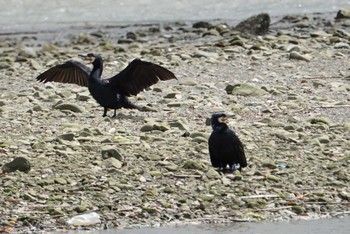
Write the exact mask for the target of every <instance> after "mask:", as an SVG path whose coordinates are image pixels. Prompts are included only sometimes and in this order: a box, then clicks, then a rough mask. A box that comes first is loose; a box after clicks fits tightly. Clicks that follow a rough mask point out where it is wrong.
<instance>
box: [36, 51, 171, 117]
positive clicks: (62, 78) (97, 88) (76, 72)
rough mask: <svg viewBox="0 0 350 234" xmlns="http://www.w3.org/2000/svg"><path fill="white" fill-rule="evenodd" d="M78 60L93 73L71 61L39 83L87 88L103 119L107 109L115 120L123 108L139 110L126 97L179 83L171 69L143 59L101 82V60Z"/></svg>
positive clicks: (94, 57)
mask: <svg viewBox="0 0 350 234" xmlns="http://www.w3.org/2000/svg"><path fill="white" fill-rule="evenodd" d="M79 56H80V57H82V58H84V59H86V60H88V61H89V62H90V63H92V65H93V68H92V70H91V69H90V68H89V67H87V66H86V65H84V64H82V63H80V62H77V61H73V60H70V61H67V62H65V63H63V64H59V65H56V66H54V67H52V68H50V69H48V70H47V71H45V72H43V73H42V74H40V75H39V76H38V77H37V78H36V79H37V80H38V81H40V82H44V83H46V82H50V81H54V82H60V83H71V84H77V85H80V86H85V87H88V88H89V91H90V94H91V95H92V97H93V98H94V99H95V100H96V101H97V102H98V103H99V104H100V105H101V106H102V107H103V108H104V112H103V116H106V115H107V110H108V109H114V115H113V117H115V116H116V110H117V109H120V108H122V107H123V108H128V109H140V108H139V107H137V106H136V105H134V104H132V103H131V102H130V101H129V100H128V98H127V97H129V96H132V95H137V94H138V93H139V92H141V91H143V90H144V89H145V88H147V87H149V86H151V85H153V84H155V83H157V82H158V81H159V80H170V79H176V77H175V75H174V74H173V73H172V72H171V71H169V70H168V69H166V68H163V67H161V66H159V65H157V64H154V63H150V62H145V61H141V60H140V59H134V60H133V61H132V62H131V63H130V64H129V65H128V66H127V67H126V68H125V69H124V70H122V71H121V72H120V73H118V74H117V75H115V76H113V77H111V78H109V79H102V78H101V75H102V71H103V60H102V58H101V56H100V55H98V54H92V53H89V54H87V55H79Z"/></svg>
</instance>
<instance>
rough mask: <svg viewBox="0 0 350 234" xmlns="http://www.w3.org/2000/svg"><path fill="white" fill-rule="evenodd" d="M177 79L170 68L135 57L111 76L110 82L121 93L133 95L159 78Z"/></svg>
mask: <svg viewBox="0 0 350 234" xmlns="http://www.w3.org/2000/svg"><path fill="white" fill-rule="evenodd" d="M170 79H176V77H175V75H174V74H173V73H172V72H171V71H169V70H168V69H166V68H164V67H161V66H159V65H157V64H154V63H151V62H145V61H141V60H140V59H134V60H133V61H132V62H131V63H130V64H129V65H128V66H127V67H126V68H125V69H124V70H122V71H121V72H120V73H119V74H117V75H115V76H113V77H111V78H109V83H110V84H111V85H112V86H113V87H114V88H115V89H116V90H118V92H119V93H120V94H123V95H126V96H131V95H137V94H138V93H139V92H141V91H143V90H144V89H146V88H148V87H149V86H151V85H153V84H155V83H157V82H158V81H159V80H170Z"/></svg>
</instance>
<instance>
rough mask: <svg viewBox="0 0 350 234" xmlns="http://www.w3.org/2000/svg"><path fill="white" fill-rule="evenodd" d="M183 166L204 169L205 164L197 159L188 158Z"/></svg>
mask: <svg viewBox="0 0 350 234" xmlns="http://www.w3.org/2000/svg"><path fill="white" fill-rule="evenodd" d="M182 167H183V168H185V169H197V170H202V169H203V165H202V164H199V163H198V162H197V161H194V160H187V161H186V162H185V163H184V165H183V166H182Z"/></svg>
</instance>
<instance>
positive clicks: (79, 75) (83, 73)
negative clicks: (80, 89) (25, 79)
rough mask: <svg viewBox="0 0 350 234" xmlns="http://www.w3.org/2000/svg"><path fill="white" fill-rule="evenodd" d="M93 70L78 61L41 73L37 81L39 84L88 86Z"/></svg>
mask: <svg viewBox="0 0 350 234" xmlns="http://www.w3.org/2000/svg"><path fill="white" fill-rule="evenodd" d="M90 72H91V69H90V68H89V67H87V66H85V65H84V64H82V63H80V62H77V61H73V60H70V61H67V62H65V63H63V64H59V65H56V66H54V67H52V68H50V69H49V70H47V71H45V72H43V73H41V74H40V75H39V76H38V77H37V78H36V80H38V81H39V82H44V83H46V82H59V83H70V84H77V85H80V86H85V87H87V86H88V79H89V74H90Z"/></svg>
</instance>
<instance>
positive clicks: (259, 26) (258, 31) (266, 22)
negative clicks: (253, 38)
mask: <svg viewBox="0 0 350 234" xmlns="http://www.w3.org/2000/svg"><path fill="white" fill-rule="evenodd" d="M270 21H271V19H270V15H269V14H266V13H262V14H259V15H254V16H252V17H249V18H248V19H246V20H243V21H242V22H240V23H239V24H238V25H237V26H236V27H235V29H236V30H238V31H240V32H246V33H250V34H255V35H264V34H266V33H268V31H269V27H270Z"/></svg>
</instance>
